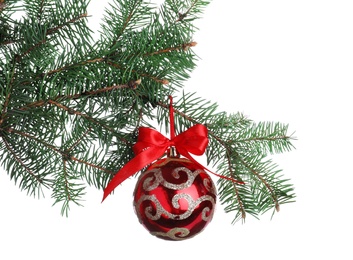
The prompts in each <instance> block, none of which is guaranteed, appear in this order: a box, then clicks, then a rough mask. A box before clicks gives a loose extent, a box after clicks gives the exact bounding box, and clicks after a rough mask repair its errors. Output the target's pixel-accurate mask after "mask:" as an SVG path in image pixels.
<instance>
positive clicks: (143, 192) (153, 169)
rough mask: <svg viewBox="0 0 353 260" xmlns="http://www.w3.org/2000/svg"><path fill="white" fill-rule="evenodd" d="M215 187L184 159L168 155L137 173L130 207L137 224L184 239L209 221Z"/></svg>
mask: <svg viewBox="0 0 353 260" xmlns="http://www.w3.org/2000/svg"><path fill="white" fill-rule="evenodd" d="M215 205H216V189H215V185H214V184H213V181H212V179H211V178H210V176H209V175H208V174H207V173H206V172H205V170H204V169H203V168H200V167H199V165H198V164H195V163H193V162H192V161H190V160H189V159H186V158H178V157H177V156H168V157H167V158H163V159H160V160H158V161H157V162H155V163H153V164H152V165H151V166H150V167H148V169H147V170H146V171H145V172H144V173H143V174H142V175H141V176H140V178H139V180H138V182H137V184H136V187H135V192H134V208H135V212H136V214H137V217H138V219H139V221H140V223H141V224H142V225H143V226H144V227H145V228H146V229H147V230H148V231H149V232H150V233H151V234H152V235H155V236H156V237H158V238H162V239H165V240H184V239H187V238H191V237H193V236H195V235H197V234H198V233H200V232H201V231H202V230H203V229H204V228H205V227H206V226H207V224H208V223H209V222H210V221H211V219H212V217H213V213H214V209H215Z"/></svg>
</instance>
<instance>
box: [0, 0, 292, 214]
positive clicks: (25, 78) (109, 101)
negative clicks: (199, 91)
mask: <svg viewBox="0 0 353 260" xmlns="http://www.w3.org/2000/svg"><path fill="white" fill-rule="evenodd" d="M88 4H89V1H87V0H65V1H60V0H41V1H29V0H23V1H16V0H0V161H1V164H2V167H3V168H4V169H5V170H6V172H7V173H8V174H9V176H10V178H11V179H12V180H13V181H14V182H15V183H16V184H17V185H18V186H19V188H20V189H21V190H24V191H26V192H27V193H28V194H30V195H33V196H40V195H41V193H42V190H43V188H45V189H49V190H51V191H52V193H51V194H52V198H53V199H54V202H55V203H54V204H56V203H60V204H61V205H62V214H68V211H69V208H70V205H71V204H72V203H73V204H78V205H80V204H81V201H82V200H83V196H84V194H85V187H86V186H87V185H90V186H91V185H93V186H95V187H96V188H98V189H104V188H105V186H106V185H107V183H108V182H109V180H111V178H112V177H113V176H114V174H115V173H116V172H117V170H118V169H120V168H121V167H122V166H123V165H125V164H126V162H128V161H129V160H130V159H132V158H133V156H134V155H133V153H132V149H131V147H132V145H133V144H134V143H135V141H136V137H137V133H138V128H139V127H140V126H149V125H150V123H149V122H151V120H152V121H155V122H158V124H160V125H161V126H163V125H165V126H167V125H168V124H169V122H168V118H169V114H168V103H167V101H168V100H167V96H168V95H180V96H181V98H180V99H179V100H178V101H177V102H176V103H175V113H176V122H175V123H176V130H177V131H179V132H181V131H185V129H187V128H188V127H190V126H192V125H193V124H195V123H202V124H205V125H206V126H207V128H208V129H209V138H210V144H209V147H208V149H207V153H206V155H207V160H208V163H210V164H213V165H214V166H216V167H217V170H218V173H220V174H223V175H225V176H229V177H232V178H235V179H239V180H242V181H244V182H245V185H239V184H235V183H233V182H231V181H227V180H225V179H220V180H219V182H218V184H219V197H220V200H221V201H222V203H224V204H225V210H226V211H227V212H231V211H234V212H235V218H234V220H238V219H241V218H242V219H244V218H245V216H246V214H250V215H253V216H255V217H256V216H258V215H259V214H262V213H264V212H266V211H268V210H270V209H277V210H278V209H279V205H280V204H283V203H288V202H291V201H293V199H294V197H295V194H294V192H293V186H292V185H291V184H290V183H289V182H288V180H286V179H283V178H282V176H281V175H280V172H281V171H280V170H279V169H277V166H276V165H275V164H274V163H273V162H272V161H271V160H269V159H267V156H268V154H272V153H281V152H284V151H289V150H291V149H292V148H293V147H292V144H291V141H292V140H293V138H292V136H291V135H288V134H287V130H288V129H287V126H286V125H283V124H280V123H272V122H269V123H257V124H256V123H254V122H252V121H251V120H249V119H248V118H246V117H244V116H243V115H242V114H240V113H237V114H230V115H229V114H227V113H225V112H218V110H217V104H210V102H208V101H206V100H204V99H202V98H200V97H196V94H189V93H183V92H182V91H180V89H182V86H183V83H184V82H185V80H187V79H188V78H189V75H190V72H191V71H192V70H193V69H194V67H195V61H196V59H197V56H196V55H195V53H194V52H193V50H192V47H193V46H195V45H196V42H194V40H193V34H194V33H195V31H196V30H197V28H196V27H195V25H194V21H195V19H198V18H200V17H201V15H202V11H203V9H204V8H205V7H206V6H207V4H208V2H207V1H201V0H186V1H177V0H166V1H164V2H163V3H162V4H160V5H157V4H153V3H150V2H148V1H143V0H129V1H126V0H112V1H111V2H110V5H109V6H107V8H106V10H105V14H104V18H103V20H102V24H101V30H100V36H99V38H98V39H94V38H93V36H92V35H93V32H92V31H91V29H90V28H89V26H88V20H89V14H88V13H87V7H88ZM166 128H167V129H168V127H166Z"/></svg>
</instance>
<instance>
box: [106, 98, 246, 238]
mask: <svg viewBox="0 0 353 260" xmlns="http://www.w3.org/2000/svg"><path fill="white" fill-rule="evenodd" d="M169 99H170V106H169V111H170V139H168V138H166V137H165V136H163V135H162V134H161V133H159V132H158V131H156V130H154V129H151V128H148V127H140V128H139V135H138V138H137V142H136V144H135V145H134V146H133V151H134V153H135V154H136V156H135V157H134V158H133V159H132V160H130V161H129V162H128V163H126V164H125V165H124V166H123V167H122V168H121V169H120V170H119V172H117V173H116V174H115V176H114V177H113V179H112V180H111V181H110V182H109V183H108V185H107V187H106V188H105V189H104V195H103V201H104V200H105V199H106V197H107V196H108V195H109V194H110V193H111V192H112V191H113V190H114V189H115V188H116V187H117V186H118V185H119V184H121V183H122V182H123V181H124V180H126V179H127V178H129V177H130V176H132V175H134V174H135V173H136V172H138V171H140V170H142V169H143V168H145V167H146V166H149V167H148V169H147V171H146V172H145V173H144V174H143V175H142V176H141V177H140V179H139V181H138V183H137V186H136V188H135V192H134V196H135V198H134V206H135V210H136V214H137V215H138V218H139V220H140V222H141V223H142V224H143V225H144V226H145V227H146V228H147V229H148V230H149V231H150V232H151V233H152V234H153V235H156V236H157V237H159V238H164V239H170V240H181V239H186V238H190V237H192V236H194V235H196V234H198V233H199V232H200V231H202V230H203V228H204V227H205V226H206V225H207V224H208V223H209V222H210V220H211V219H212V216H213V211H214V207H215V203H216V191H215V188H214V184H213V182H212V180H211V178H210V177H209V176H208V174H206V172H205V169H206V168H205V167H203V166H202V165H201V164H200V163H198V162H197V161H196V160H195V159H194V158H193V157H192V156H191V155H190V153H191V154H194V155H202V154H203V153H204V152H205V150H206V147H207V145H208V138H207V134H208V131H207V128H206V127H205V126H204V125H202V124H196V125H194V126H192V127H191V128H189V129H187V130H186V131H185V132H182V133H180V134H179V135H177V136H175V130H174V109H173V106H172V101H173V100H172V97H169ZM168 149H169V150H168ZM166 151H169V155H168V157H167V158H164V159H160V158H161V157H163V156H164V155H165V153H166ZM180 155H181V156H183V158H179V156H180ZM153 162H155V163H153ZM151 163H153V164H152V165H151ZM207 171H209V170H207ZM209 172H210V173H212V174H214V175H216V176H218V177H221V178H225V179H229V180H231V181H233V182H236V183H238V184H243V182H240V181H237V180H235V179H232V178H229V177H225V176H221V175H218V174H216V173H214V172H212V171H209Z"/></svg>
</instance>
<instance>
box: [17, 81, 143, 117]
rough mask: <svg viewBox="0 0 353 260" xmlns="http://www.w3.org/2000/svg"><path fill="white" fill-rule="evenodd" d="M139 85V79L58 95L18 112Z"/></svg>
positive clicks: (28, 105)
mask: <svg viewBox="0 0 353 260" xmlns="http://www.w3.org/2000/svg"><path fill="white" fill-rule="evenodd" d="M140 83H141V80H140V79H139V80H136V81H134V82H129V83H127V84H122V85H113V86H109V87H104V88H100V89H97V90H91V91H84V92H82V93H78V94H74V95H59V96H56V97H55V98H53V99H49V100H46V101H45V100H39V101H36V102H33V103H30V104H27V105H26V106H23V107H21V108H19V110H22V111H25V110H28V109H31V108H35V107H41V106H44V105H47V104H48V103H50V102H57V101H58V100H75V99H80V98H83V97H87V96H96V95H99V94H103V93H107V92H110V91H113V90H116V89H122V88H136V87H137V86H138V85H139V84H140Z"/></svg>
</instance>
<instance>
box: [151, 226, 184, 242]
mask: <svg viewBox="0 0 353 260" xmlns="http://www.w3.org/2000/svg"><path fill="white" fill-rule="evenodd" d="M151 234H152V235H154V236H160V237H168V238H169V239H171V240H184V239H185V238H186V237H187V236H188V235H189V234H190V230H189V229H187V228H173V229H171V230H169V231H168V232H166V233H164V232H151Z"/></svg>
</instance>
